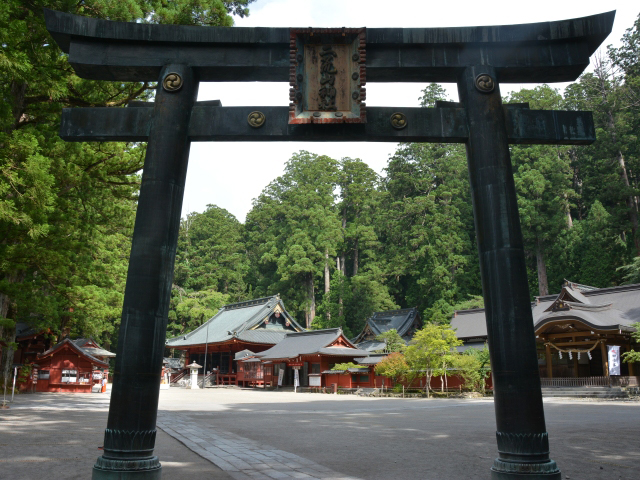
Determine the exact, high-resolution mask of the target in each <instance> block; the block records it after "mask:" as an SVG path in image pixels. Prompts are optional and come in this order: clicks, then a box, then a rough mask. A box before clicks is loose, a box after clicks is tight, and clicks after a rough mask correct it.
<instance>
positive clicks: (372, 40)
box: [44, 9, 616, 52]
mask: <svg viewBox="0 0 640 480" xmlns="http://www.w3.org/2000/svg"><path fill="white" fill-rule="evenodd" d="M615 13H616V12H615V10H612V11H610V12H606V13H600V14H597V15H590V16H588V17H580V18H573V19H569V20H558V21H550V22H539V23H524V24H516V25H494V26H477V27H438V28H369V29H367V44H388V45H391V44H404V45H412V44H413V45H415V44H434V43H435V44H451V43H455V44H460V43H522V42H538V43H542V42H545V41H563V40H576V39H580V38H589V39H591V40H592V44H593V46H594V50H595V48H597V46H598V45H599V44H600V43H601V42H602V41H604V39H605V38H606V37H607V36H608V35H609V33H611V29H612V27H613V20H614V17H615ZM44 15H45V20H46V24H47V29H48V30H49V32H50V33H51V34H52V35H54V36H55V37H56V41H58V39H60V42H59V44H60V47H61V48H62V49H63V51H65V52H67V51H68V45H69V41H70V37H71V36H77V37H90V38H95V39H104V40H116V41H136V42H163V43H164V42H172V43H187V42H188V43H191V42H195V43H214V44H215V43H247V44H252V43H253V44H278V43H286V44H288V43H289V29H288V28H266V27H256V28H251V27H234V28H228V27H193V26H183V25H151V24H141V23H134V22H113V21H109V20H101V19H97V18H90V17H82V16H79V15H72V14H69V13H63V12H57V11H54V10H49V9H44Z"/></svg>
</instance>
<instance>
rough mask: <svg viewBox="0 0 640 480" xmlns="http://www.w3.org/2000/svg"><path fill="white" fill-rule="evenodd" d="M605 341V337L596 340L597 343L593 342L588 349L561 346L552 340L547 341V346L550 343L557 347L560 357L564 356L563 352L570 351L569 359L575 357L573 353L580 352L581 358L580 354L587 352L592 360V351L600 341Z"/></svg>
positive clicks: (551, 345)
mask: <svg viewBox="0 0 640 480" xmlns="http://www.w3.org/2000/svg"><path fill="white" fill-rule="evenodd" d="M601 342H602V343H604V339H602V338H601V339H600V340H596V343H594V344H593V347H591V348H588V349H584V348H567V349H564V348H560V347H558V346H557V345H554V344H553V343H551V342H545V346H547V345H549V346H550V347H553V348H555V349H556V350H558V355H559V356H560V358H562V354H563V353H568V354H569V359H570V360H571V359H573V356H572V355H571V354H572V353H577V354H578V360H579V359H580V354H581V353H586V354H587V355H588V356H589V360H591V352H592V351H593V350H594V349H595V348H596V347H597V346H598V344H599V343H601Z"/></svg>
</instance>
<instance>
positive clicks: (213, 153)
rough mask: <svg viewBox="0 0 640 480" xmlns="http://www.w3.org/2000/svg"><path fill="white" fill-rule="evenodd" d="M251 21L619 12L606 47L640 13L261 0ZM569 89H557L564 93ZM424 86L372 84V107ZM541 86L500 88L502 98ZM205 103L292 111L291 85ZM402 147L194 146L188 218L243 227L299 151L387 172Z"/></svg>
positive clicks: (624, 7)
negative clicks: (226, 217) (212, 211)
mask: <svg viewBox="0 0 640 480" xmlns="http://www.w3.org/2000/svg"><path fill="white" fill-rule="evenodd" d="M249 8H250V12H251V13H250V16H249V17H247V18H236V25H237V26H241V27H317V28H320V27H369V28H383V27H401V28H410V27H411V28H416V27H418V28H419V27H424V28H429V27H462V26H476V25H477V26H480V25H509V24H521V23H535V22H544V21H552V20H565V19H569V18H577V17H583V16H587V15H593V14H596V13H603V12H606V11H610V10H616V11H617V13H616V19H615V23H614V25H613V31H612V33H611V35H609V37H608V38H607V39H606V40H605V41H604V43H603V45H604V46H606V45H609V44H612V45H614V46H619V45H620V38H621V37H622V35H623V34H624V32H625V30H626V29H628V28H631V27H632V26H633V23H634V21H635V19H636V18H637V17H638V13H640V4H639V3H638V1H637V0H610V1H608V2H603V1H601V0H598V1H592V0H581V1H575V0H537V1H536V2H523V1H517V0H494V1H492V2H489V3H487V2H482V1H477V0H475V1H469V0H456V1H449V2H446V1H438V2H433V1H430V0H402V1H400V2H398V3H395V2H391V1H388V0H387V1H382V0H257V1H256V2H254V3H252V4H251V5H250V6H249ZM566 85H567V84H552V85H551V86H553V87H554V88H559V89H560V90H561V91H562V89H563V88H564V87H565V86H566ZM425 86H426V84H419V83H367V85H366V88H367V100H366V104H367V106H395V107H417V106H419V101H418V99H419V97H420V95H421V93H420V92H421V90H422V89H423V88H424V87H425ZM444 86H445V87H446V89H447V92H448V94H449V96H450V99H451V100H454V101H455V100H457V92H456V87H455V85H453V84H445V85H444ZM535 86H536V84H527V85H505V84H502V85H501V86H500V90H501V93H502V95H506V94H508V93H509V91H511V90H516V91H517V90H519V89H520V88H522V87H527V88H534V87H535ZM198 100H221V102H222V105H223V106H225V107H231V106H272V105H275V106H278V105H279V106H287V105H288V104H289V85H288V83H284V82H283V83H273V82H245V83H241V82H236V83H201V84H200V90H199V95H198ZM396 147H397V144H395V143H380V142H376V143H363V142H358V143H346V142H345V143H334V142H322V143H320V142H310V143H302V142H246V143H241V142H193V143H192V144H191V154H190V157H189V170H188V173H187V183H186V191H185V196H184V202H183V206H182V216H183V217H185V216H186V215H187V214H188V213H190V212H203V211H204V210H206V208H207V205H209V204H211V205H217V206H218V207H221V208H225V209H226V210H228V211H229V212H231V213H232V214H233V215H234V216H235V217H236V218H237V219H238V220H239V221H241V222H244V221H245V217H246V214H247V213H248V212H249V210H251V206H252V200H253V199H254V198H256V197H257V196H258V195H259V194H260V192H261V191H262V190H263V189H264V188H265V187H266V186H267V185H268V184H269V183H270V182H271V181H272V180H274V179H275V178H277V177H278V176H280V175H282V173H283V171H284V166H285V163H286V162H287V160H288V159H289V158H291V156H292V154H293V153H295V152H298V151H300V150H307V151H309V152H313V153H317V154H319V155H328V156H330V157H332V158H335V159H341V158H344V157H351V158H360V159H362V160H363V161H365V162H367V164H368V165H369V166H370V167H371V168H372V169H373V170H375V171H376V172H378V173H380V174H383V169H384V168H385V167H386V165H387V160H388V158H389V156H390V155H392V154H393V153H394V152H395V150H396Z"/></svg>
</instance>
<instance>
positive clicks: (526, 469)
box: [491, 458, 562, 480]
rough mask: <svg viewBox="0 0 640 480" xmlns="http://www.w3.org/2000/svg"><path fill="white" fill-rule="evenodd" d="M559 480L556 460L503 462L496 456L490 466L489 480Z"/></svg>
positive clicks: (559, 475) (560, 474) (560, 475)
mask: <svg viewBox="0 0 640 480" xmlns="http://www.w3.org/2000/svg"><path fill="white" fill-rule="evenodd" d="M520 479H526V480H561V479H562V473H561V472H560V470H559V469H558V466H557V465H556V462H554V461H553V460H549V461H547V462H544V463H515V462H505V461H504V460H501V459H499V458H496V459H495V460H494V462H493V467H491V480H520Z"/></svg>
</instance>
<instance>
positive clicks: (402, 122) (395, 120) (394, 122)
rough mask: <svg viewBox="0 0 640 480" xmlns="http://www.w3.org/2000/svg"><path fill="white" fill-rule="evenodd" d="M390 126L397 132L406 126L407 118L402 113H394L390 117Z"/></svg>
mask: <svg viewBox="0 0 640 480" xmlns="http://www.w3.org/2000/svg"><path fill="white" fill-rule="evenodd" d="M390 121H391V126H392V127H393V128H395V129H397V130H402V129H403V128H405V127H406V126H407V124H408V122H407V116H406V115H405V114H404V113H400V112H396V113H394V114H393V115H391V118H390Z"/></svg>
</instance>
